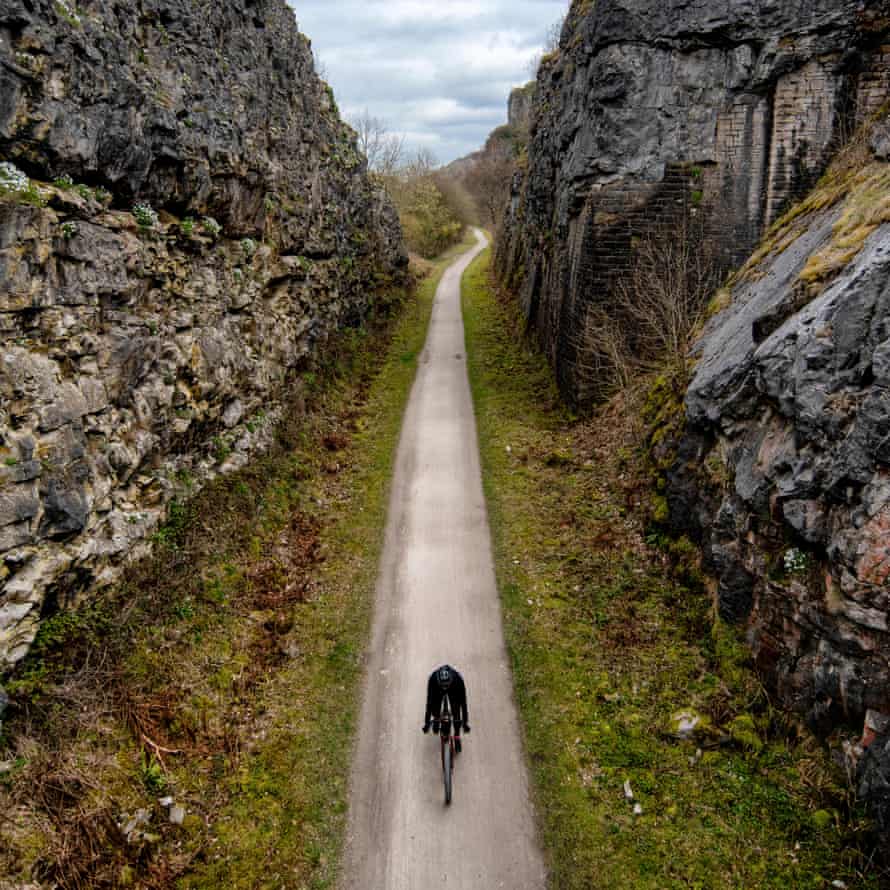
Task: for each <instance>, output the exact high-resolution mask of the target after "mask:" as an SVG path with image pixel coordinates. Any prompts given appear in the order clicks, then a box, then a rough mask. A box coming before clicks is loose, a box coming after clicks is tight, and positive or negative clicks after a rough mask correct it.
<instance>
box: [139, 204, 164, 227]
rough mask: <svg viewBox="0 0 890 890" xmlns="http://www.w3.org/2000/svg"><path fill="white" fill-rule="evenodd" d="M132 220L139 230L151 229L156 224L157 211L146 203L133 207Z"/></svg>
mask: <svg viewBox="0 0 890 890" xmlns="http://www.w3.org/2000/svg"><path fill="white" fill-rule="evenodd" d="M133 218H134V219H135V220H136V223H137V224H138V225H139V228H140V229H153V228H155V226H157V224H158V214H157V211H156V210H155V209H154V208H153V207H152V206H151V205H150V204H146V203H140V204H134V205H133Z"/></svg>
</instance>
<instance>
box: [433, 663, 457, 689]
mask: <svg viewBox="0 0 890 890" xmlns="http://www.w3.org/2000/svg"><path fill="white" fill-rule="evenodd" d="M453 679H454V671H452V670H451V668H450V667H448V665H447V664H444V665H442V667H440V668H439V670H438V671H437V672H436V680H437V681H438V682H439V689H447V688H448V687H449V686H450V685H451V681H452V680H453Z"/></svg>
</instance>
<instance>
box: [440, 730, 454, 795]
mask: <svg viewBox="0 0 890 890" xmlns="http://www.w3.org/2000/svg"><path fill="white" fill-rule="evenodd" d="M452 756H453V751H452V749H451V745H449V744H445V745H443V746H442V772H443V776H444V779H445V804H446V805H447V804H450V803H451V776H452V772H453V768H454V764H453V763H452V759H451V758H452Z"/></svg>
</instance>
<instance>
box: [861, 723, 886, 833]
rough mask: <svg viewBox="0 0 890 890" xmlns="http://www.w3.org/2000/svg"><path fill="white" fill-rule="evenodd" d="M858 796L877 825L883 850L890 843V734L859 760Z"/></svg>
mask: <svg viewBox="0 0 890 890" xmlns="http://www.w3.org/2000/svg"><path fill="white" fill-rule="evenodd" d="M857 781H858V788H857V796H858V798H859V801H860V803H862V804H863V805H864V806H866V807H867V808H868V810H869V812H870V813H871V816H872V818H873V820H874V823H875V830H876V832H877V834H878V837H879V843H881V844H882V845H883V849H884V850H886V849H887V845H888V844H890V734H886V733H885V734H883V735H879V736H877V738H875V739H874V741H872V743H871V744H870V745H869V746H868V748H867V749H866V750H865V753H864V754H863V756H862V758H861V760H860V761H859V766H858V769H857Z"/></svg>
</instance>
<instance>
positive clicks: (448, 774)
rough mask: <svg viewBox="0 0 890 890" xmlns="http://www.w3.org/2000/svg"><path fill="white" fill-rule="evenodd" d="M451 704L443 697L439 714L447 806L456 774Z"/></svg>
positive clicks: (446, 697)
mask: <svg viewBox="0 0 890 890" xmlns="http://www.w3.org/2000/svg"><path fill="white" fill-rule="evenodd" d="M452 725H453V720H452V717H451V702H450V701H449V700H448V696H447V695H445V696H443V697H442V710H441V712H440V714H439V738H440V739H441V745H442V778H443V781H444V782H445V805H446V806H447V805H448V804H450V803H451V786H452V778H453V774H454V753H455V751H454V734H453V733H452V731H451V727H452Z"/></svg>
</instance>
